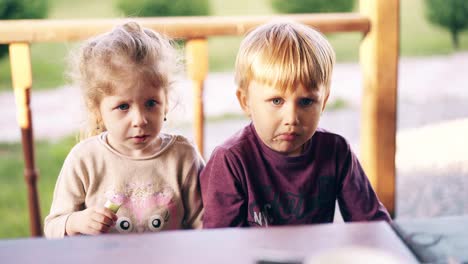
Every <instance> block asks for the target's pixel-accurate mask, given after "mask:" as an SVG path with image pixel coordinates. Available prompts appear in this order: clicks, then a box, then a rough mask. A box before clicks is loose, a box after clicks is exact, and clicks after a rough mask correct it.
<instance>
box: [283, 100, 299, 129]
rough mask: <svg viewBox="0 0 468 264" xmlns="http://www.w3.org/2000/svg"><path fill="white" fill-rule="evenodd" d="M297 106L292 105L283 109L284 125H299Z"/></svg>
mask: <svg viewBox="0 0 468 264" xmlns="http://www.w3.org/2000/svg"><path fill="white" fill-rule="evenodd" d="M298 114H299V113H298V109H297V106H296V105H294V104H291V105H288V106H286V107H285V111H284V124H285V125H290V126H291V125H297V124H298V123H299V115H298Z"/></svg>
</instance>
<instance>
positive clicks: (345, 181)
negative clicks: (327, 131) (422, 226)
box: [338, 143, 391, 222]
mask: <svg viewBox="0 0 468 264" xmlns="http://www.w3.org/2000/svg"><path fill="white" fill-rule="evenodd" d="M345 146H346V149H345V151H341V153H345V155H343V159H341V161H340V164H338V169H339V172H338V175H339V179H340V183H341V184H340V185H339V187H338V188H340V189H339V191H338V204H339V207H340V212H341V215H342V216H343V220H345V221H346V222H350V221H376V220H384V221H387V222H390V221H391V218H390V215H389V213H388V212H387V209H386V208H385V207H384V205H383V204H382V203H381V202H380V201H379V198H378V197H377V194H376V193H375V192H374V189H373V188H372V186H371V184H370V181H369V179H368V178H367V176H366V174H365V172H364V170H363V168H362V166H361V164H360V162H359V160H358V158H357V157H356V155H355V154H354V153H353V152H352V150H351V148H350V146H349V144H347V143H346V145H345Z"/></svg>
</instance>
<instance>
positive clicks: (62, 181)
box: [44, 150, 86, 238]
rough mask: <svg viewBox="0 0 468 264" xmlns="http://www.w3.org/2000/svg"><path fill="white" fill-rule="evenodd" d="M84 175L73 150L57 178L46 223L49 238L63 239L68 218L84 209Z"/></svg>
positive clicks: (45, 229)
mask: <svg viewBox="0 0 468 264" xmlns="http://www.w3.org/2000/svg"><path fill="white" fill-rule="evenodd" d="M83 175H84V173H83V169H82V168H80V162H79V161H78V160H77V159H76V156H75V152H74V151H73V150H72V151H71V152H70V154H69V155H68V156H67V158H66V159H65V162H64V164H63V167H62V170H61V171H60V174H59V176H58V178H57V183H56V185H55V190H54V196H53V200H52V205H51V208H50V213H49V215H48V216H47V217H46V218H45V221H44V222H45V224H44V234H45V236H46V237H47V238H63V237H64V236H65V225H66V222H67V220H68V217H69V216H70V215H71V213H73V212H75V211H79V210H82V209H83V207H84V201H85V197H86V193H85V181H84V177H83Z"/></svg>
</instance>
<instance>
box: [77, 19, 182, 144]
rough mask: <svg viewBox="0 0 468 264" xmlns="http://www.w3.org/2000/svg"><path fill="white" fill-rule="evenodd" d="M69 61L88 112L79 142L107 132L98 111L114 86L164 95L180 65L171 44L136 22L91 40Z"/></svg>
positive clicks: (120, 26)
mask: <svg viewBox="0 0 468 264" xmlns="http://www.w3.org/2000/svg"><path fill="white" fill-rule="evenodd" d="M70 60H71V63H70V66H71V67H70V72H69V73H70V77H71V78H72V81H73V82H74V84H75V85H76V86H78V87H79V88H80V89H81V90H82V94H83V99H84V103H85V106H86V109H87V112H88V113H87V114H88V116H87V124H86V126H85V127H84V129H83V130H82V131H81V134H80V138H81V139H84V138H87V137H90V136H93V135H97V134H99V133H101V132H103V131H106V128H105V126H104V123H103V122H102V119H101V116H100V113H99V107H100V103H101V101H102V99H103V97H104V96H106V95H112V93H113V91H114V90H115V87H116V86H117V85H120V86H121V85H127V86H128V87H130V85H132V84H134V83H135V82H143V83H145V84H149V85H148V89H151V88H154V87H157V88H162V89H164V90H165V91H166V95H167V93H168V92H169V89H170V87H171V85H172V84H173V82H174V76H175V73H176V70H177V69H178V65H179V64H178V60H177V54H176V50H175V49H174V48H173V46H172V44H171V42H170V40H169V39H167V38H166V37H164V36H162V35H161V34H159V33H157V32H155V31H152V30H150V29H147V28H143V27H141V26H140V25H139V24H138V23H136V22H127V23H125V24H123V25H119V26H116V27H115V28H114V29H113V30H112V31H110V32H107V33H104V34H101V35H98V36H96V37H94V38H91V39H90V40H88V41H87V42H85V43H84V44H83V45H82V46H81V47H80V49H79V51H78V52H77V53H76V54H74V53H72V54H71V57H70ZM166 97H167V96H166ZM166 99H167V98H166Z"/></svg>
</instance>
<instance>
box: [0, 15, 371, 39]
mask: <svg viewBox="0 0 468 264" xmlns="http://www.w3.org/2000/svg"><path fill="white" fill-rule="evenodd" d="M272 19H290V20H295V21H298V22H301V23H304V24H306V25H309V26H313V27H315V28H317V29H318V30H320V31H322V32H323V33H330V32H351V31H360V32H363V33H365V32H367V31H368V30H369V26H370V24H369V19H368V18H367V17H365V16H362V15H361V14H358V13H331V14H296V15H281V16H278V15H277V16H232V17H226V16H223V17H216V16H207V17H158V18H132V19H131V20H134V21H138V22H139V23H141V24H142V25H143V26H145V27H149V28H152V29H154V30H157V31H159V32H162V33H164V34H166V35H169V36H170V37H172V38H182V39H191V38H206V37H209V36H223V35H244V34H245V33H246V32H247V31H249V30H251V29H252V28H254V27H257V26H258V25H260V24H264V23H266V22H268V21H270V20H272ZM128 20H130V19H86V20H84V19H74V20H58V19H29V20H0V43H6V44H8V43H14V42H28V43H38V42H66V41H79V40H83V39H87V38H89V37H92V36H95V35H97V34H100V33H103V32H106V31H109V30H110V29H111V28H112V27H114V26H116V25H119V24H122V23H124V22H125V21H128Z"/></svg>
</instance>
